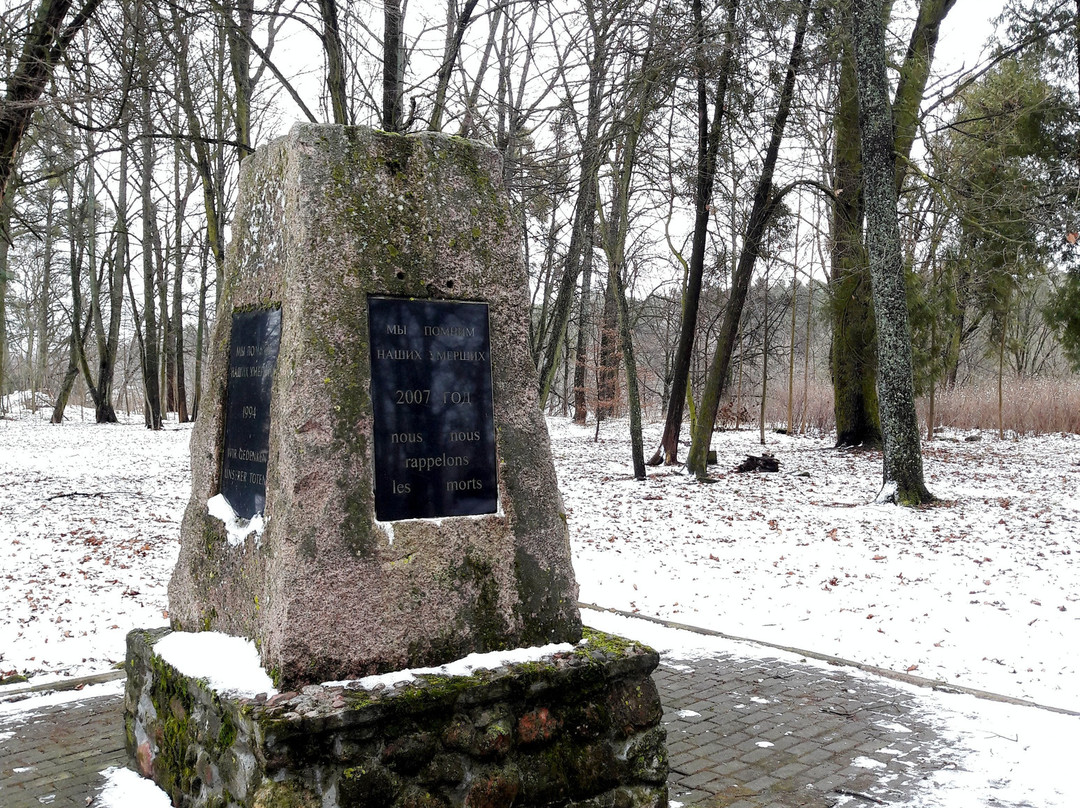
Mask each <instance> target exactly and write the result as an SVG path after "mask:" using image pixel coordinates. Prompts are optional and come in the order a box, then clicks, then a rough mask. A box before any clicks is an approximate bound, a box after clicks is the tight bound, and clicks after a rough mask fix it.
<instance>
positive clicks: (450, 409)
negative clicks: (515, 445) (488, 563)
mask: <svg viewBox="0 0 1080 808" xmlns="http://www.w3.org/2000/svg"><path fill="white" fill-rule="evenodd" d="M368 322H369V326H370V330H371V401H372V407H373V409H374V416H375V424H374V432H375V517H376V518H377V519H379V520H380V521H384V522H389V521H394V520H397V519H430V518H438V517H442V516H471V515H475V514H483V513H495V511H496V510H497V507H498V488H497V483H498V477H497V470H496V466H495V416H494V410H493V404H492V397H491V345H490V341H489V337H488V308H487V304H486V303H462V302H445V301H432V300H412V299H408V298H390V297H370V298H368Z"/></svg>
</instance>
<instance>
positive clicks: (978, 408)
mask: <svg viewBox="0 0 1080 808" xmlns="http://www.w3.org/2000/svg"><path fill="white" fill-rule="evenodd" d="M1003 399H1004V400H1003V407H1002V421H1003V426H1004V429H1005V431H1006V432H1008V433H1011V434H1016V435H1044V434H1048V433H1059V432H1071V433H1078V434H1080V379H1077V378H1070V379H1033V380H1020V379H1013V380H1010V381H1007V382H1006V383H1005V389H1004V396H1003ZM759 401H760V400H759V399H758V398H756V397H754V398H749V397H744V399H743V402H742V406H743V408H744V409H745V410H746V411H747V412H748V413H749V415H750V418H749V420H744V421H742V423H740V425H739V426H740V428H742V429H752V428H756V427H757V422H758V413H759V409H758V408H759V406H760V404H759ZM918 409H919V419H920V425H921V428H922V430H923V432H924V433H925V431H926V418H927V414H928V412H929V399H928V398H927V397H926V396H924V397H922V398H920V399H919V401H918ZM793 411H794V421H795V426H796V430H797V431H799V432H802V431H810V432H816V433H818V434H823V433H826V432H830V431H832V430H833V428H834V422H833V393H832V387H831V386H830V385H828V384H823V383H821V382H818V381H811V382H810V384H809V385H807V394H806V395H805V396H804V395H803V384H802V382H801V381H799V380H796V382H795V402H794V407H793ZM765 419H766V423H767V424H768V425H769V428H774V427H780V428H786V427H787V420H788V416H787V389H786V385H785V386H784V388H783V389H778V390H773V391H770V394H769V401H768V403H767V406H766V412H765ZM934 421H935V426H938V427H948V428H952V429H982V430H993V431H996V430H997V428H998V393H997V384H996V383H994V382H988V383H985V384H980V385H971V386H967V387H963V388H957V389H956V390H939V391H938V392H937V395H936V398H935V401H934ZM729 426H730V425H729Z"/></svg>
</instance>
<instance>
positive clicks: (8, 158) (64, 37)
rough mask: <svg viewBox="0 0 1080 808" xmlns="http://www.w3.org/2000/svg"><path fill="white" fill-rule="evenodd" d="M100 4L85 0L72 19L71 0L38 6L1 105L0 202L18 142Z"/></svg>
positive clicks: (44, 0)
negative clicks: (55, 71) (57, 68)
mask: <svg viewBox="0 0 1080 808" xmlns="http://www.w3.org/2000/svg"><path fill="white" fill-rule="evenodd" d="M100 4H101V0H86V3H85V4H84V5H83V6H82V7H81V8H80V9H79V11H78V12H76V14H75V15H74V16H73V17H71V18H70V19H69V18H68V12H69V11H70V10H71V5H72V2H71V0H41V3H40V4H39V5H38V9H37V13H36V14H35V15H34V21H33V22H32V23H31V24H30V28H29V30H28V32H27V35H26V40H25V41H24V42H23V48H22V55H21V56H20V57H19V63H18V65H17V66H16V68H15V72H14V73H12V75H11V76H10V77H9V78H8V81H7V93H6V94H5V96H4V102H3V103H2V104H0V202H2V201H3V199H4V197H5V196H6V193H7V184H8V180H9V179H10V178H11V174H12V172H13V171H14V170H15V162H16V159H17V155H18V151H19V143H20V142H21V141H22V138H23V135H25V134H26V127H27V126H28V125H29V123H30V117H31V115H33V112H34V108H35V106H36V102H37V100H38V99H39V98H40V97H41V94H42V93H43V92H44V90H45V86H46V84H48V81H49V76H50V75H51V73H52V70H53V68H54V67H55V65H56V64H57V63H58V62H59V61H60V57H61V56H63V54H64V51H66V50H67V48H68V46H69V45H70V44H71V43H72V41H73V40H74V39H75V36H76V35H77V34H78V33H79V31H80V30H81V29H82V27H83V26H84V25H86V23H87V22H88V21H89V20H90V18H91V16H93V14H94V12H95V11H96V10H97V7H98V6H99V5H100Z"/></svg>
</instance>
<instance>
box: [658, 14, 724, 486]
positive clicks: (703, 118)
mask: <svg viewBox="0 0 1080 808" xmlns="http://www.w3.org/2000/svg"><path fill="white" fill-rule="evenodd" d="M738 6H739V4H738V0H728V4H727V22H726V29H725V34H724V50H723V53H722V55H721V57H720V75H719V77H718V78H717V82H716V99H715V105H714V107H713V115H712V123H711V124H710V122H709V102H708V94H707V89H706V86H705V56H706V54H705V49H706V36H705V25H704V22H703V20H702V10H701V0H694V3H693V13H694V33H695V40H696V41H695V49H696V53H695V58H696V61H697V74H698V79H697V111H698V165H697V182H696V186H695V191H694V240H693V246H692V248H691V252H690V267H689V271H688V274H687V283H686V291H685V293H684V296H683V314H682V325H681V326H680V328H679V346H678V348H677V349H676V351H675V361H674V367H673V369H672V376H671V396H670V397H669V398H668V409H667V415H666V417H665V418H664V433H663V435H662V436H661V438H660V446H659V447H658V448H657V450H656V452H655V453H654V454H653V456H652V457H651V458H650V459H649V464H650V465H653V466H656V465H659V464H660V462H661V461H663V462H664V463H665V464H667V465H669V466H670V465H673V464H674V463H676V462H677V461H678V455H679V433H680V432H681V431H682V417H683V407H684V406H685V403H686V398H687V396H688V394H689V391H690V360H691V358H692V355H693V349H694V334H695V333H696V332H697V319H698V309H699V308H700V303H701V282H702V276H703V275H704V271H705V249H706V246H707V243H708V242H707V239H708V233H709V217H710V212H711V206H712V190H713V183H714V181H715V179H716V163H717V155H718V153H719V151H720V128H721V123H722V121H723V116H724V105H725V103H726V100H727V89H728V82H729V80H730V77H731V72H732V64H733V62H734V57H733V54H734V52H735V23H736V19H737V15H738Z"/></svg>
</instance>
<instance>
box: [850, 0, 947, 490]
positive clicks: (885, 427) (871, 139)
mask: <svg viewBox="0 0 1080 808" xmlns="http://www.w3.org/2000/svg"><path fill="white" fill-rule="evenodd" d="M881 3H882V0H853V3H852V11H853V15H854V20H853V26H852V31H853V36H854V45H855V64H856V76H857V86H858V98H859V128H860V129H861V131H862V138H861V140H862V153H863V178H864V188H865V192H864V193H865V199H866V249H867V257H868V259H869V265H870V281H871V286H872V290H873V295H874V310H875V312H876V317H877V331H878V368H879V388H880V412H881V427H882V433H883V435H884V439H885V441H884V443H885V445H884V473H883V480H882V490H881V493H880V494H879V496H878V499H879V501H892V502H896V503H898V504H901V505H917V504H921V503H924V502H929V501H930V500H932V499H933V497H932V496H931V494H930V492H929V491H927V489H926V485H925V483H924V482H923V466H922V451H921V447H920V443H919V424H918V416H917V414H916V411H915V384H914V380H913V376H912V351H911V327H910V324H909V322H908V310H907V294H906V289H905V280H904V266H903V260H902V256H901V243H900V227H899V223H898V219H897V192H896V154H895V152H894V150H893V146H894V130H893V115H892V108H891V105H890V103H889V83H888V77H887V75H886V72H885V19H884V16H883V14H882V6H881Z"/></svg>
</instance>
